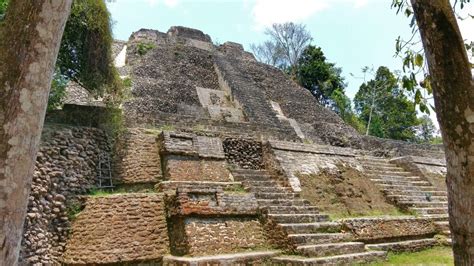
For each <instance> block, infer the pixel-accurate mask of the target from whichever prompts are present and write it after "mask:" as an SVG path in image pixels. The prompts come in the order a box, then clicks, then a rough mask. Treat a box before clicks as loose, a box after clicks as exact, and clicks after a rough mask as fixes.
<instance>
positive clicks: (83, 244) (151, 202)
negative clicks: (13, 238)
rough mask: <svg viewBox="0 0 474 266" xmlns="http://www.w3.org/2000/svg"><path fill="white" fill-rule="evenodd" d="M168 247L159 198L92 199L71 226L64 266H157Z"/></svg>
mask: <svg viewBox="0 0 474 266" xmlns="http://www.w3.org/2000/svg"><path fill="white" fill-rule="evenodd" d="M168 246H169V242H168V235H167V226H166V218H165V209H164V203H163V196H162V195H161V194H124V195H111V196H106V197H95V198H89V199H88V201H87V204H86V207H85V209H84V210H83V211H82V212H81V213H80V214H79V215H78V217H77V218H76V221H75V222H74V225H73V227H72V235H71V238H70V239H69V240H68V242H67V246H66V252H65V254H64V263H65V264H75V265H85V264H96V263H99V262H100V263H103V264H124V263H130V262H137V261H140V262H149V263H152V262H160V261H161V258H162V256H163V255H165V254H168V253H169V249H168Z"/></svg>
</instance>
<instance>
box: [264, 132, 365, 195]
mask: <svg viewBox="0 0 474 266" xmlns="http://www.w3.org/2000/svg"><path fill="white" fill-rule="evenodd" d="M264 157H265V158H264V162H265V164H266V168H267V169H269V170H270V171H271V172H272V173H273V174H274V175H275V176H279V177H280V178H282V179H283V180H281V181H282V182H284V183H287V184H289V185H290V186H291V187H292V188H293V190H294V191H298V192H299V191H301V186H300V181H299V179H298V177H297V175H298V174H318V173H319V172H320V171H321V170H323V169H326V170H327V169H329V170H330V169H334V170H336V169H337V168H338V165H341V166H347V167H352V168H355V169H359V170H362V167H361V165H360V164H359V163H358V162H357V160H356V159H355V153H354V151H353V150H351V149H343V148H338V147H332V146H321V145H314V144H303V143H292V142H281V141H269V142H268V143H267V146H266V147H265V152H264Z"/></svg>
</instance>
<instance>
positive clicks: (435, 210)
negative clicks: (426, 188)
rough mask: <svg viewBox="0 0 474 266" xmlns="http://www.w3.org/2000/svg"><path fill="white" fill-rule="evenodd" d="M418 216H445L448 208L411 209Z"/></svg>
mask: <svg viewBox="0 0 474 266" xmlns="http://www.w3.org/2000/svg"><path fill="white" fill-rule="evenodd" d="M411 209H412V210H414V211H416V212H417V213H419V214H447V213H448V208H444V207H441V208H437V207H427V208H411Z"/></svg>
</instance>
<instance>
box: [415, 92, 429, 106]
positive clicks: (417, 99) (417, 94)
mask: <svg viewBox="0 0 474 266" xmlns="http://www.w3.org/2000/svg"><path fill="white" fill-rule="evenodd" d="M421 98H422V96H421V91H420V90H419V89H417V90H416V92H415V104H420V111H423V110H421V108H422V106H424V104H423V103H422V102H421ZM424 107H426V106H424Z"/></svg>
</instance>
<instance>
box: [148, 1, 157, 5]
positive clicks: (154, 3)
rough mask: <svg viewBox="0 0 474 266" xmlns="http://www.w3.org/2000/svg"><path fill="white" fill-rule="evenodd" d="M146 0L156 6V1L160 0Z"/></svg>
mask: <svg viewBox="0 0 474 266" xmlns="http://www.w3.org/2000/svg"><path fill="white" fill-rule="evenodd" d="M146 2H147V3H148V4H149V5H150V6H155V5H156V3H157V2H158V0H146Z"/></svg>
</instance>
